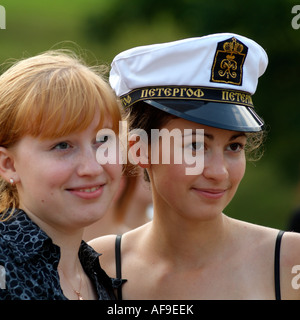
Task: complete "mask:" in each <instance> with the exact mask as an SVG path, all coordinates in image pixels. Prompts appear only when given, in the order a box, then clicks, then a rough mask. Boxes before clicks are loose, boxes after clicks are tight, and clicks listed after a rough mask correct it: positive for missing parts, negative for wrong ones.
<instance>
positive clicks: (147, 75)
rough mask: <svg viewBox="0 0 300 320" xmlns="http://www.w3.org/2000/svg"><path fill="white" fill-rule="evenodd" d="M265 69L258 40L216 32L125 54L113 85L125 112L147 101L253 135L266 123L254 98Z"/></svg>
mask: <svg viewBox="0 0 300 320" xmlns="http://www.w3.org/2000/svg"><path fill="white" fill-rule="evenodd" d="M267 64H268V57H267V54H266V52H265V51H264V49H263V48H262V47H261V46H260V45H258V44H257V43H256V42H255V41H253V40H251V39H248V38H246V37H244V36H240V35H237V34H233V33H218V34H212V35H208V36H204V37H196V38H189V39H184V40H179V41H174V42H168V43H162V44H154V45H148V46H141V47H136V48H133V49H129V50H126V51H124V52H122V53H120V54H118V55H117V56H116V57H115V58H114V60H113V62H112V69H111V72H110V77H109V81H110V84H111V86H112V88H113V89H114V90H115V92H116V94H117V96H119V97H120V99H121V101H122V104H123V105H124V107H125V108H126V107H128V106H132V105H133V104H135V103H136V102H139V101H144V102H145V103H148V104H150V105H152V106H154V107H156V108H159V109H161V110H164V111H166V112H168V113H171V114H173V115H175V116H178V117H181V118H184V119H187V120H191V121H194V122H197V123H201V124H205V125H208V126H213V127H217V128H221V129H227V130H235V131H245V132H255V131H260V130H262V128H263V125H264V123H263V120H262V119H261V118H260V117H259V116H258V115H257V114H256V112H255V111H254V106H253V102H252V95H253V94H254V93H255V90H256V87H257V83H258V78H259V77H260V76H261V75H262V74H263V73H264V72H265V70H266V67H267Z"/></svg>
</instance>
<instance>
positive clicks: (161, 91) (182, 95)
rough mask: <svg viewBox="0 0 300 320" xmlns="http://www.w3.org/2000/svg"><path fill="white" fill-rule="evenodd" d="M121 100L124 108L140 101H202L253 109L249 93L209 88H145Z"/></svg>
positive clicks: (131, 92) (133, 91) (134, 91)
mask: <svg viewBox="0 0 300 320" xmlns="http://www.w3.org/2000/svg"><path fill="white" fill-rule="evenodd" d="M120 99H121V102H122V104H123V106H124V107H128V106H131V105H133V104H134V103H136V102H138V101H143V100H155V99H160V100H161V99H170V100H172V99H181V100H200V101H209V102H223V103H232V104H239V105H242V106H246V107H253V102H252V97H251V95H250V93H248V92H245V91H239V90H230V89H216V88H209V87H185V86H166V87H165V86H164V87H145V88H139V89H136V90H132V91H130V92H129V93H127V94H125V95H123V96H121V97H120Z"/></svg>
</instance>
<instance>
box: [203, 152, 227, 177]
mask: <svg viewBox="0 0 300 320" xmlns="http://www.w3.org/2000/svg"><path fill="white" fill-rule="evenodd" d="M203 176H205V178H207V179H213V180H216V181H222V180H225V179H227V178H228V170H227V163H226V159H225V157H224V153H223V152H221V151H216V152H209V153H208V154H206V155H205V156H204V169H203Z"/></svg>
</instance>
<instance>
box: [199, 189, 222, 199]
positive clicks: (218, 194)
mask: <svg viewBox="0 0 300 320" xmlns="http://www.w3.org/2000/svg"><path fill="white" fill-rule="evenodd" d="M193 190H194V191H195V192H196V193H197V194H200V195H201V196H203V197H205V198H207V199H220V198H222V197H223V195H224V194H225V192H226V191H227V189H202V188H201V189H198V188H193Z"/></svg>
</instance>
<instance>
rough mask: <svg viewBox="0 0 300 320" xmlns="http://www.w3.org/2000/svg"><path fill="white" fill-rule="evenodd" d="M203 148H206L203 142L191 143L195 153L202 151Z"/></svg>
mask: <svg viewBox="0 0 300 320" xmlns="http://www.w3.org/2000/svg"><path fill="white" fill-rule="evenodd" d="M203 147H204V145H203V142H192V143H191V148H192V149H193V150H194V151H199V150H202V149H203Z"/></svg>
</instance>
